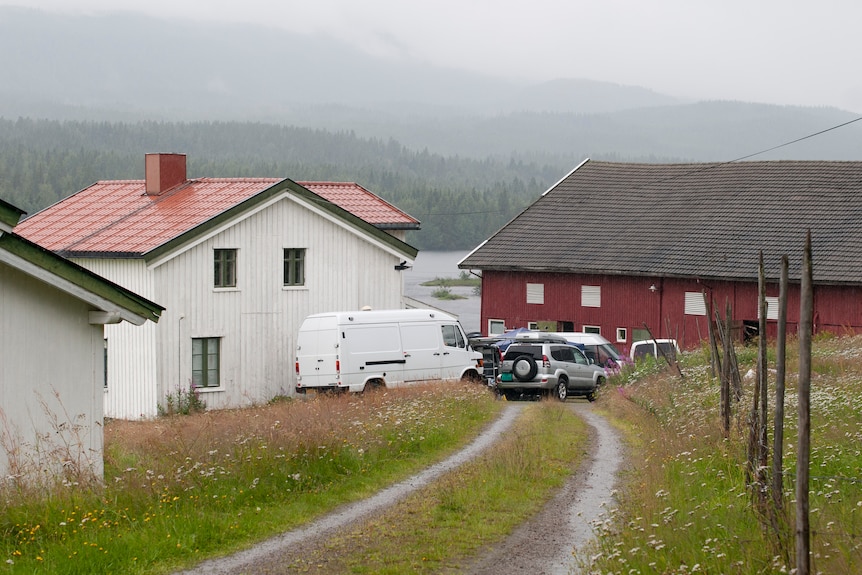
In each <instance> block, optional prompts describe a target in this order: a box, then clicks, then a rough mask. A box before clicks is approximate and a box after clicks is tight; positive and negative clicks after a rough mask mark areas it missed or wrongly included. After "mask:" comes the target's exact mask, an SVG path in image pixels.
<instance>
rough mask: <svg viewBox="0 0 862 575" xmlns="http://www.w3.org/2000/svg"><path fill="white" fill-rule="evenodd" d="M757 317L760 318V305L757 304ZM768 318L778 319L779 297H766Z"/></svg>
mask: <svg viewBox="0 0 862 575" xmlns="http://www.w3.org/2000/svg"><path fill="white" fill-rule="evenodd" d="M757 319H760V306H759V305H758V306H757ZM766 319H774V320H778V298H777V297H767V298H766Z"/></svg>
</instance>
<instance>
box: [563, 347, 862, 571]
mask: <svg viewBox="0 0 862 575" xmlns="http://www.w3.org/2000/svg"><path fill="white" fill-rule="evenodd" d="M738 356H739V362H740V372H741V373H742V374H747V376H746V375H744V376H743V397H742V399H741V401H740V402H739V403H738V404H735V405H734V406H733V410H734V411H733V418H734V419H733V424H732V430H731V433H730V436H729V437H727V438H725V437H724V436H723V433H722V430H721V425H720V419H719V386H718V382H717V379H714V378H713V377H712V376H711V373H710V369H709V365H708V359H707V355H706V353H705V352H704V351H698V352H695V353H687V354H683V356H682V358H681V368H682V372H683V374H684V378H683V377H680V376H679V374H678V373H677V372H676V371H675V370H670V369H667V368H666V367H662V366H661V365H660V364H657V363H655V362H648V363H644V364H640V365H638V366H637V368H635V369H633V370H631V371H629V372H628V373H626V374H625V375H624V378H623V379H621V380H618V381H617V382H616V386H608V388H607V389H605V391H604V393H603V394H602V395H601V396H600V398H599V402H598V406H599V407H600V409H601V410H602V412H603V413H604V414H605V415H606V416H607V417H609V418H611V419H612V420H613V421H614V422H615V423H616V424H617V425H618V427H619V429H620V430H621V432H622V434H623V436H624V437H626V441H627V443H628V463H627V466H626V469H627V471H626V472H625V473H624V475H623V477H622V478H621V483H620V485H619V489H618V492H617V499H618V506H617V507H616V508H614V509H611V510H609V511H608V513H606V514H605V516H604V517H602V519H601V520H600V521H597V522H596V524H595V525H594V529H595V532H596V534H597V539H596V544H595V545H594V547H593V548H592V549H589V550H582V551H581V552H579V554H578V555H579V559H580V561H581V563H582V565H583V572H584V573H590V574H602V575H612V574H620V575H622V574H626V575H628V574H650V573H663V574H688V573H724V574H731V573H738V574H746V575H753V574H766V573H792V572H793V569H794V567H795V560H796V559H795V526H794V522H795V503H796V501H795V484H794V478H795V475H796V457H795V454H796V452H797V449H796V446H797V426H798V422H797V411H796V405H797V389H796V379H797V378H796V370H797V365H798V364H797V362H798V343H797V342H796V341H795V340H794V341H789V342H788V346H787V394H786V399H785V409H786V414H785V432H784V454H785V456H784V460H783V466H782V468H783V476H784V479H783V500H784V506H783V509H782V512H781V513H779V515H778V517H776V518H771V517H766V516H764V514H763V513H762V512H760V511H758V509H759V506H758V505H757V504H755V500H756V498H755V490H756V489H757V486H756V485H749V484H747V482H746V440H747V434H748V427H747V416H748V413H749V411H750V409H751V402H752V390H753V388H754V380H753V379H752V378H751V377H750V374H751V372H750V371H749V370H752V371H753V369H754V367H755V365H756V349H755V348H740V349H739V350H738ZM768 362H769V365H770V367H772V366H774V350H771V351H770V352H769V357H768ZM769 391H770V404H769V426H770V434H769V445H770V452H771V451H772V449H771V446H772V441H773V431H772V425H773V421H774V418H773V413H774V373H770V376H769ZM811 414H812V415H811V417H812V420H811V465H810V525H811V537H810V549H811V573H830V574H837V573H859V572H862V476H860V468H862V451H860V450H862V337H844V338H837V337H831V336H828V335H826V336H820V337H817V338H816V339H815V342H814V349H813V351H812V387H811ZM770 455H771V454H770ZM770 462H771V459H770Z"/></svg>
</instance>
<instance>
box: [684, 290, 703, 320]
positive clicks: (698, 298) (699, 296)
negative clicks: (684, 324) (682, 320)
mask: <svg viewBox="0 0 862 575" xmlns="http://www.w3.org/2000/svg"><path fill="white" fill-rule="evenodd" d="M684 313H685V315H703V316H705V315H706V301H704V299H703V292H699V291H687V292H685V312H684Z"/></svg>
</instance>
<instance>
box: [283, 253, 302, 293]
mask: <svg viewBox="0 0 862 575" xmlns="http://www.w3.org/2000/svg"><path fill="white" fill-rule="evenodd" d="M284 285H286V286H301V285H305V248H288V249H285V250H284Z"/></svg>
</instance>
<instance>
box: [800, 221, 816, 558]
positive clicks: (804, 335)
mask: <svg viewBox="0 0 862 575" xmlns="http://www.w3.org/2000/svg"><path fill="white" fill-rule="evenodd" d="M812 282H813V274H812V265H811V230H808V234H807V235H806V237H805V249H804V250H803V252H802V285H801V289H800V292H801V293H800V300H799V391H798V394H799V399H798V404H799V425H798V439H797V449H796V451H797V455H796V457H797V459H796V575H810V572H811V556H810V549H811V547H810V546H811V541H810V538H811V528H810V524H809V522H808V520H809V517H808V482H809V475H808V474H809V469H808V466H809V461H810V457H811V336H812V332H813V323H814V288H813V286H812Z"/></svg>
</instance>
